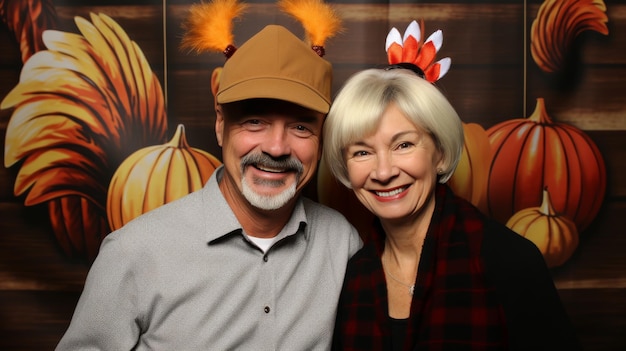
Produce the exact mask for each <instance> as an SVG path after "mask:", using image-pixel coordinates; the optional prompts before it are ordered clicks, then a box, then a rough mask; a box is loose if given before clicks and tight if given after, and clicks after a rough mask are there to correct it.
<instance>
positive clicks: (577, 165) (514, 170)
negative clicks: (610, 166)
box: [487, 98, 606, 232]
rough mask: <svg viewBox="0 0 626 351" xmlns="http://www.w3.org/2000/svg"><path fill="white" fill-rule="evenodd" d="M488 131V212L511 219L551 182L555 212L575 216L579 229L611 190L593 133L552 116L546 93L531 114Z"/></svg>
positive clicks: (535, 201) (539, 197)
mask: <svg viewBox="0 0 626 351" xmlns="http://www.w3.org/2000/svg"><path fill="white" fill-rule="evenodd" d="M487 135H488V136H489V142H490V143H491V150H492V160H491V167H490V171H489V178H488V183H487V211H488V214H490V215H491V216H492V217H494V218H495V219H497V220H499V221H501V222H502V223H506V221H507V220H508V219H509V218H510V217H511V216H512V215H513V214H514V213H515V212H517V211H520V210H522V209H525V208H529V207H536V206H539V205H540V204H541V202H542V192H543V188H544V187H546V186H547V187H548V189H550V196H551V198H552V205H553V206H554V208H555V210H556V212H558V213H562V214H564V215H567V216H568V217H569V218H571V219H572V220H573V221H574V222H575V223H576V226H577V228H578V231H579V232H582V231H583V230H584V229H585V228H586V227H587V226H588V225H589V224H590V223H591V221H592V220H593V219H594V218H595V216H596V214H597V213H598V211H599V210H600V206H601V204H602V200H603V197H604V193H605V190H606V169H605V165H604V160H603V158H602V155H601V154H600V151H599V150H598V148H597V146H596V145H595V144H594V143H593V141H592V140H591V138H589V136H587V135H586V134H585V133H584V132H582V131H581V130H579V129H577V128H575V127H573V126H570V125H567V124H563V123H555V122H553V121H552V120H551V119H550V117H549V116H548V114H547V113H546V109H545V105H544V100H543V99H542V98H538V99H537V105H536V108H535V111H534V112H533V113H532V115H531V116H530V117H528V118H526V119H523V118H522V119H512V120H508V121H505V122H502V123H499V124H497V125H494V126H493V127H491V128H489V129H488V130H487Z"/></svg>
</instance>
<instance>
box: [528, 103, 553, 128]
mask: <svg viewBox="0 0 626 351" xmlns="http://www.w3.org/2000/svg"><path fill="white" fill-rule="evenodd" d="M528 119H529V120H531V121H533V122H536V123H541V124H549V123H552V119H551V118H550V116H548V112H547V111H546V104H545V102H544V100H543V98H537V104H536V105H535V111H533V113H532V114H531V115H530V116H529V117H528Z"/></svg>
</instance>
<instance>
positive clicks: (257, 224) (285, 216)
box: [219, 179, 297, 238]
mask: <svg viewBox="0 0 626 351" xmlns="http://www.w3.org/2000/svg"><path fill="white" fill-rule="evenodd" d="M219 186H220V190H221V192H222V194H223V195H224V198H225V199H226V202H227V203H228V206H230V208H231V210H232V211H233V213H234V214H235V217H236V218H237V220H238V221H239V223H240V224H241V227H242V228H243V230H244V232H245V233H246V234H247V235H249V236H254V237H258V238H272V237H274V236H276V235H278V233H280V231H281V230H282V229H283V227H284V226H285V225H286V224H287V222H288V221H289V218H290V217H291V214H292V213H293V209H294V208H295V205H296V202H297V197H296V198H293V199H291V200H289V202H288V203H287V204H286V205H285V206H283V207H281V208H279V209H276V210H263V209H260V208H257V207H254V206H252V205H251V204H250V202H248V200H246V199H245V197H244V196H243V195H242V194H241V192H239V191H237V190H236V189H235V190H233V189H232V188H231V187H228V186H227V185H226V184H225V180H224V179H223V180H222V181H221V182H220V183H219Z"/></svg>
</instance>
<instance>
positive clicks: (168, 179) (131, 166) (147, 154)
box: [107, 124, 221, 230]
mask: <svg viewBox="0 0 626 351" xmlns="http://www.w3.org/2000/svg"><path fill="white" fill-rule="evenodd" d="M219 165H221V162H220V161H219V160H218V159H217V158H215V157H214V156H213V155H211V154H209V153H207V152H205V151H202V150H200V149H196V148H192V147H190V146H189V145H188V144H187V139H186V137H185V129H184V127H183V125H182V124H180V125H178V128H177V129H176V133H175V134H174V136H173V137H172V139H171V140H170V141H169V142H168V143H165V144H162V145H156V146H149V147H145V148H142V149H140V150H138V151H136V152H135V153H133V154H131V155H130V156H128V158H126V159H125V160H124V162H122V164H121V165H120V166H119V167H118V169H117V171H116V172H115V174H114V175H113V178H112V179H111V183H110V185H109V191H108V194H107V215H108V220H109V225H110V226H111V229H112V230H115V229H118V228H120V227H122V226H123V225H124V224H126V223H128V222H129V221H130V220H132V219H133V218H135V217H137V216H139V215H140V214H142V213H145V212H148V211H150V210H152V209H154V208H156V207H159V206H161V205H163V204H166V203H168V202H170V201H173V200H176V199H178V198H180V197H182V196H184V195H186V194H189V193H191V192H193V191H195V190H198V189H200V188H202V186H203V185H204V184H205V183H206V181H207V180H208V179H209V177H210V176H211V174H213V171H215V169H216V168H217V167H218V166H219Z"/></svg>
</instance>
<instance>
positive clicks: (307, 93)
mask: <svg viewBox="0 0 626 351" xmlns="http://www.w3.org/2000/svg"><path fill="white" fill-rule="evenodd" d="M258 98H266V99H278V100H284V101H289V102H292V103H294V104H297V105H300V106H303V107H306V108H309V109H311V110H314V111H317V112H321V113H323V114H326V113H328V110H329V108H330V101H327V100H326V99H325V98H324V97H323V96H321V95H320V94H318V93H317V92H316V91H315V90H314V89H312V88H310V87H308V86H306V85H304V84H302V82H298V81H294V80H289V79H285V78H279V77H262V78H250V79H247V80H244V81H241V82H238V83H236V84H233V85H231V86H229V87H227V88H225V89H224V90H221V91H220V92H219V93H218V94H217V102H218V103H220V104H225V103H229V102H235V101H241V100H247V99H258Z"/></svg>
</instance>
